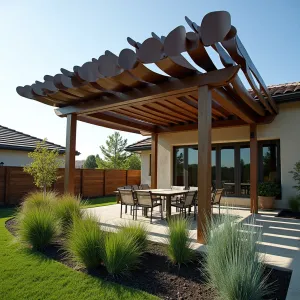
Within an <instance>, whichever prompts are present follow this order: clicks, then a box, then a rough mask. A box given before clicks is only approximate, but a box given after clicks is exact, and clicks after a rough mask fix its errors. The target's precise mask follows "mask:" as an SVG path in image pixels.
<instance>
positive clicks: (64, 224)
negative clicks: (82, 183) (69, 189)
mask: <svg viewBox="0 0 300 300" xmlns="http://www.w3.org/2000/svg"><path fill="white" fill-rule="evenodd" d="M53 209H54V214H55V216H56V218H57V219H58V220H59V223H60V227H61V231H62V232H66V231H67V230H68V228H69V226H70V225H71V224H72V222H73V220H74V219H76V218H81V217H82V215H83V212H82V210H81V205H80V199H79V198H78V197H76V196H73V195H70V194H64V195H62V196H61V197H59V199H58V201H56V203H55V205H54V207H53Z"/></svg>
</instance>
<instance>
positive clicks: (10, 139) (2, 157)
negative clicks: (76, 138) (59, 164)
mask: <svg viewBox="0 0 300 300" xmlns="http://www.w3.org/2000/svg"><path fill="white" fill-rule="evenodd" d="M41 141H42V139H39V138H36V137H34V136H31V135H28V134H25V133H23V132H20V131H16V130H13V129H10V128H7V127H4V126H1V125H0V164H1V166H15V167H16V166H17V167H23V166H26V165H28V164H29V163H30V162H31V158H29V157H28V153H29V152H32V151H34V149H35V147H36V144H37V143H38V142H41ZM46 145H47V148H48V149H49V150H54V149H57V150H58V152H59V154H60V155H59V156H60V159H62V160H64V153H65V151H66V148H65V147H63V146H60V145H57V144H54V143H51V142H48V141H47V142H46ZM79 154H80V153H79V152H76V155H79Z"/></svg>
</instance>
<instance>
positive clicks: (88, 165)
mask: <svg viewBox="0 0 300 300" xmlns="http://www.w3.org/2000/svg"><path fill="white" fill-rule="evenodd" d="M97 167H98V165H97V162H96V157H95V155H89V156H88V157H87V159H86V160H85V162H84V164H83V168H85V169H96V168H97Z"/></svg>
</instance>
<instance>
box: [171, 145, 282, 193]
mask: <svg viewBox="0 0 300 300" xmlns="http://www.w3.org/2000/svg"><path fill="white" fill-rule="evenodd" d="M258 170H259V176H258V180H259V181H274V182H277V183H279V184H280V143H279V140H275V141H260V142H258ZM197 177H198V147H197V146H196V145H194V146H182V147H174V180H173V184H174V185H181V186H183V185H184V186H197V184H198V182H197ZM211 180H212V185H213V186H214V187H217V188H223V187H224V188H225V194H226V196H238V197H249V196H250V145H249V142H243V143H230V144H214V145H213V147H212V150H211Z"/></svg>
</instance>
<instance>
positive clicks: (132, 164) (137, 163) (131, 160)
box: [126, 153, 141, 170]
mask: <svg viewBox="0 0 300 300" xmlns="http://www.w3.org/2000/svg"><path fill="white" fill-rule="evenodd" d="M126 169H128V170H140V169H141V158H140V155H139V154H137V153H133V154H131V155H130V156H129V157H128V159H127V166H126Z"/></svg>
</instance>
